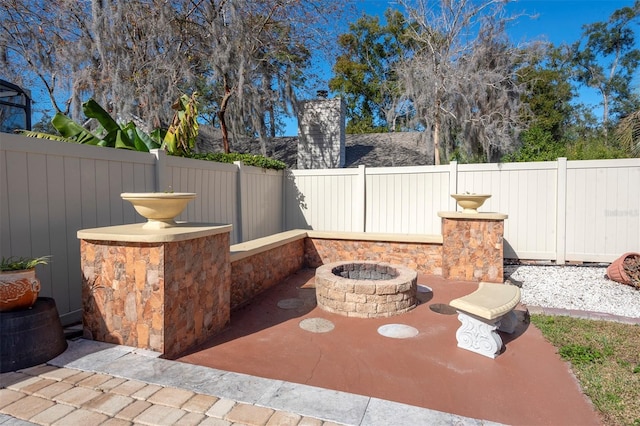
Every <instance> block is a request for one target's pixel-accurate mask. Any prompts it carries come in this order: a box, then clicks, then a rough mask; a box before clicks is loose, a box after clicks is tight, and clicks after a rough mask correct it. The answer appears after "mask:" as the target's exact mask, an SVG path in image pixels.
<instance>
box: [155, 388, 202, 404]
mask: <svg viewBox="0 0 640 426" xmlns="http://www.w3.org/2000/svg"><path fill="white" fill-rule="evenodd" d="M194 395H195V393H194V392H191V391H188V390H184V389H176V388H162V389H160V390H159V391H158V392H156V393H154V394H153V395H151V396H150V397H149V398H147V401H149V402H150V403H152V404H162V405H168V406H169V407H175V408H180V407H181V406H182V405H183V404H184V403H185V402H187V401H188V400H190V399H191V398H192V397H193V396H194Z"/></svg>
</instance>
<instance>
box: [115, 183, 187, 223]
mask: <svg viewBox="0 0 640 426" xmlns="http://www.w3.org/2000/svg"><path fill="white" fill-rule="evenodd" d="M120 197H121V198H122V199H123V200H126V201H129V202H130V203H131V204H133V207H134V208H135V209H136V211H137V212H138V213H139V214H140V215H141V216H142V217H144V218H146V219H147V223H145V224H144V225H143V226H142V227H143V228H144V229H164V228H170V227H172V226H175V225H176V221H175V218H176V217H178V216H179V215H180V213H182V211H183V210H184V209H185V208H186V207H187V204H189V202H190V201H191V200H193V199H195V198H196V194H195V193H194V192H123V193H122V194H120Z"/></svg>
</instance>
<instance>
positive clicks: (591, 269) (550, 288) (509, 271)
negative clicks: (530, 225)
mask: <svg viewBox="0 0 640 426" xmlns="http://www.w3.org/2000/svg"><path fill="white" fill-rule="evenodd" d="M606 273H607V268H606V267H596V266H540V265H505V268H504V276H505V279H508V280H510V281H511V282H512V283H513V284H515V285H518V286H519V287H521V290H522V299H521V301H522V303H523V304H525V305H528V306H538V307H543V308H561V309H575V310H581V311H592V312H601V313H607V314H611V315H621V316H625V317H631V318H640V290H637V289H635V288H634V287H632V286H629V285H625V284H620V283H618V282H616V281H612V280H609V279H608V278H606Z"/></svg>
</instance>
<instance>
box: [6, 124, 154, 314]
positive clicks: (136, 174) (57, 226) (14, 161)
mask: <svg viewBox="0 0 640 426" xmlns="http://www.w3.org/2000/svg"><path fill="white" fill-rule="evenodd" d="M0 148H1V149H0V155H1V156H0V181H1V182H0V200H1V203H0V204H1V205H2V209H1V210H0V240H1V245H0V255H2V256H5V257H8V256H18V257H20V256H25V257H31V256H44V255H51V256H52V262H51V264H49V265H47V266H44V267H39V270H38V276H39V277H40V278H41V281H42V290H41V294H42V296H47V297H53V298H55V300H56V305H57V307H58V311H59V312H60V313H61V314H63V316H64V314H68V313H71V312H74V311H78V310H79V309H80V308H81V306H80V304H81V281H80V278H81V277H80V243H79V241H78V239H77V238H76V233H77V231H78V230H79V229H83V228H93V227H97V226H107V225H116V224H122V223H126V222H132V221H133V219H134V213H133V211H129V207H128V206H125V205H124V202H123V201H122V199H121V198H120V193H122V192H133V191H141V192H142V191H153V189H154V181H153V175H154V171H153V170H154V160H153V158H150V157H149V155H148V154H143V153H137V152H130V151H128V152H125V151H118V150H107V149H104V148H101V147H95V146H88V145H86V146H85V145H76V144H70V143H65V142H56V141H43V140H40V139H30V138H25V137H21V136H17V135H11V134H1V133H0Z"/></svg>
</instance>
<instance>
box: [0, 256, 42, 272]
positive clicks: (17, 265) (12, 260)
mask: <svg viewBox="0 0 640 426" xmlns="http://www.w3.org/2000/svg"><path fill="white" fill-rule="evenodd" d="M50 259H51V256H41V257H15V256H11V257H3V258H2V261H0V271H2V272H7V271H24V270H27V269H33V268H35V267H36V266H38V265H46V264H48V263H49V260H50Z"/></svg>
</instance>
